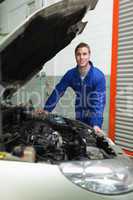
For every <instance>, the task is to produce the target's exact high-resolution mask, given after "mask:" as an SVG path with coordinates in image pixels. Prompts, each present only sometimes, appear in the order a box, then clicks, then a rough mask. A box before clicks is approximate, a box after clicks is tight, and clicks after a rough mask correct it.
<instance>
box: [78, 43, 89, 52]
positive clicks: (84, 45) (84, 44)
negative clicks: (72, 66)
mask: <svg viewBox="0 0 133 200" xmlns="http://www.w3.org/2000/svg"><path fill="white" fill-rule="evenodd" d="M82 47H86V48H87V49H88V51H89V53H90V52H91V50H90V46H89V45H88V44H87V43H85V42H81V43H79V44H78V45H77V46H76V48H75V54H76V52H77V51H78V49H79V48H82Z"/></svg>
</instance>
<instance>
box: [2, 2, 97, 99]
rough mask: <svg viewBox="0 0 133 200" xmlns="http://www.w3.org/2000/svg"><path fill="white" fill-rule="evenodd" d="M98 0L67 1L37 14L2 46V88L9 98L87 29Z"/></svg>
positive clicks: (13, 33) (43, 9) (14, 32)
mask: <svg viewBox="0 0 133 200" xmlns="http://www.w3.org/2000/svg"><path fill="white" fill-rule="evenodd" d="M97 1H98V0H82V2H81V0H64V1H60V2H58V3H56V4H53V5H52V6H49V7H47V8H42V9H41V10H39V11H37V12H35V13H34V14H33V15H32V16H30V17H29V18H28V19H26V21H25V22H24V23H23V24H21V25H20V26H19V27H17V29H16V30H15V31H13V32H12V33H11V34H9V35H8V36H7V37H6V38H5V39H4V41H3V43H2V44H1V46H0V60H1V61H0V63H1V64H0V65H1V83H0V85H1V87H2V88H3V87H4V92H3V97H4V98H6V97H9V96H11V94H12V93H14V92H15V91H16V90H17V89H18V88H20V86H22V85H24V84H25V83H26V82H27V81H28V80H29V79H31V78H32V77H33V76H34V75H35V74H36V73H38V72H39V71H40V70H41V69H42V67H43V65H44V64H45V63H46V62H47V61H48V60H50V59H51V58H53V57H54V56H55V55H56V54H57V53H58V52H59V51H60V50H62V49H63V48H64V47H66V46H67V45H68V44H69V43H70V42H71V41H72V40H73V39H74V38H75V37H76V35H77V34H79V33H81V32H82V31H83V29H84V27H85V25H86V22H84V23H83V22H82V21H81V20H82V18H83V17H84V15H85V13H86V12H87V9H90V10H91V9H94V7H95V5H96V3H97Z"/></svg>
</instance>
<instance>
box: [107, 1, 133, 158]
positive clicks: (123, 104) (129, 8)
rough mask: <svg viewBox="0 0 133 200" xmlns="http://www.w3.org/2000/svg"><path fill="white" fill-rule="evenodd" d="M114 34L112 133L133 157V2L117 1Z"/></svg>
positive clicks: (116, 141)
mask: <svg viewBox="0 0 133 200" xmlns="http://www.w3.org/2000/svg"><path fill="white" fill-rule="evenodd" d="M117 15H118V16H117ZM116 17H117V18H118V19H116ZM117 21H118V23H117ZM113 34H114V37H113V49H112V59H113V60H112V73H111V77H112V78H111V104H110V133H109V134H110V137H111V138H112V139H113V140H114V141H115V143H116V144H118V145H120V146H121V147H122V148H123V149H124V150H125V151H126V152H127V153H128V154H129V155H132V156H133V1H131V0H115V7H114V32H113ZM116 44H117V45H116Z"/></svg>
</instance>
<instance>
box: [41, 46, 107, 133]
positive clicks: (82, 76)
mask: <svg viewBox="0 0 133 200" xmlns="http://www.w3.org/2000/svg"><path fill="white" fill-rule="evenodd" d="M90 54H91V52H90V47H89V45H88V44H87V43H80V44H78V46H77V47H76V48H75V58H76V62H77V65H76V67H74V68H72V69H70V70H69V71H67V72H66V74H65V75H64V76H63V78H62V79H61V81H60V82H59V83H58V84H57V85H56V87H55V89H54V90H53V92H52V94H51V95H50V97H49V98H48V100H47V101H46V104H45V106H44V112H51V111H52V110H53V109H54V108H55V106H56V104H57V102H58V101H59V99H60V97H61V96H63V94H64V92H65V91H66V89H67V88H68V87H71V88H72V89H73V90H74V91H75V95H76V101H75V114H76V119H77V120H80V121H82V122H84V123H86V124H88V125H89V126H91V127H93V128H94V129H95V131H96V132H97V133H98V132H101V131H102V130H101V129H102V124H103V112H104V107H105V102H106V81H105V76H104V74H103V73H102V72H101V71H100V70H99V69H98V68H96V67H95V66H93V63H92V62H91V61H90Z"/></svg>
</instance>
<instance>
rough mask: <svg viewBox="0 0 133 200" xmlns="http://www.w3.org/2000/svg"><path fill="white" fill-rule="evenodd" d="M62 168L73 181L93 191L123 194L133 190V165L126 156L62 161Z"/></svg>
mask: <svg viewBox="0 0 133 200" xmlns="http://www.w3.org/2000/svg"><path fill="white" fill-rule="evenodd" d="M60 170H61V172H62V173H63V174H64V175H65V176H66V177H67V178H68V179H69V180H71V181H72V182H73V183H75V184H76V185H78V186H80V187H82V188H84V189H86V190H89V191H92V192H97V193H101V194H121V193H126V192H129V191H132V190H133V165H132V162H130V160H129V159H126V158H121V159H118V158H117V159H106V160H99V161H96V160H93V161H77V162H76V161H75V162H69V163H61V164H60Z"/></svg>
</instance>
